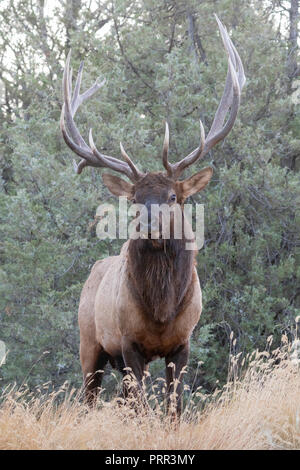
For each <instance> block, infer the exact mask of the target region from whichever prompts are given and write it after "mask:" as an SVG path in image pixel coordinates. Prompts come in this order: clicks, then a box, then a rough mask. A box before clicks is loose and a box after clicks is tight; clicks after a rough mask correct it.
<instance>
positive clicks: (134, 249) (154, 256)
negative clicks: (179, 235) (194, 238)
mask: <svg viewBox="0 0 300 470" xmlns="http://www.w3.org/2000/svg"><path fill="white" fill-rule="evenodd" d="M185 242H186V241H185V240H184V239H183V240H174V239H170V240H165V241H163V242H162V245H159V244H158V243H155V242H154V244H153V243H152V241H151V240H142V239H138V240H131V241H130V243H129V260H128V261H129V279H130V287H131V289H132V291H133V293H134V295H135V298H136V300H137V301H138V302H139V304H140V307H141V309H142V311H143V312H144V313H145V314H146V315H147V316H148V317H150V318H151V319H152V320H154V321H155V322H158V323H165V322H167V321H168V320H171V319H172V318H174V317H175V316H176V315H177V314H178V313H179V311H180V309H181V308H182V307H183V304H184V302H185V300H186V297H187V296H188V297H189V293H190V291H191V289H192V283H191V280H192V273H193V267H194V264H195V252H194V251H190V250H185Z"/></svg>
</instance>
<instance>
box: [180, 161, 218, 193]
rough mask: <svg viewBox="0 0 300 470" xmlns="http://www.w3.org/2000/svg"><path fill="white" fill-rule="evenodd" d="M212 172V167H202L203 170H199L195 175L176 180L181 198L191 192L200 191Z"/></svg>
mask: <svg viewBox="0 0 300 470" xmlns="http://www.w3.org/2000/svg"><path fill="white" fill-rule="evenodd" d="M212 174H213V169H212V168H210V167H207V168H204V169H203V170H201V171H199V173H196V174H195V175H193V176H191V177H190V178H187V179H185V180H183V181H178V183H179V187H180V190H181V195H182V199H183V200H184V199H186V198H187V197H189V196H192V195H193V194H196V193H198V192H199V191H201V190H202V189H203V188H205V186H206V185H207V183H209V181H210V179H211V177H212Z"/></svg>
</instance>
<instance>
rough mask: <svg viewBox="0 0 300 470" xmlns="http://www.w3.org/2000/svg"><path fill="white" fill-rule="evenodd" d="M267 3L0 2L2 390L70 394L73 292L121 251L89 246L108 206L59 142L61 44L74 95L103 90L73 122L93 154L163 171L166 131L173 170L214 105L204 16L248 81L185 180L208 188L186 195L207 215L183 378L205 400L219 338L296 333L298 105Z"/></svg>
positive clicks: (211, 52) (76, 375) (248, 346)
mask: <svg viewBox="0 0 300 470" xmlns="http://www.w3.org/2000/svg"><path fill="white" fill-rule="evenodd" d="M50 3H51V5H50ZM273 3H275V4H276V2H265V4H264V7H263V6H262V2H258V1H251V2H249V1H244V0H236V1H233V0H218V1H214V2H210V1H208V0H203V1H201V2H199V1H195V0H186V1H184V2H183V1H181V0H176V1H175V0H168V1H158V2H154V1H153V0H142V1H141V2H133V1H132V0H115V1H113V2H106V1H102V0H99V1H97V2H96V1H95V2H91V6H89V4H90V2H87V1H85V0H82V1H79V0H72V1H69V2H66V3H65V4H63V2H48V3H47V2H46V4H45V2H44V1H43V0H34V1H33V2H27V1H20V0H19V1H15V2H6V6H5V7H3V10H2V11H1V13H0V14H1V16H0V18H1V28H0V29H1V36H0V37H1V39H0V42H2V44H1V46H3V51H5V54H4V56H3V57H2V59H0V60H2V63H1V75H0V81H1V83H2V85H3V87H2V91H3V96H2V102H3V106H2V109H1V111H0V123H1V131H0V139H1V149H0V158H1V169H2V179H1V187H0V207H1V225H0V260H1V268H0V279H1V287H0V339H1V340H3V341H5V343H6V345H7V348H8V350H9V352H8V357H7V361H6V364H5V365H3V366H2V367H1V369H0V377H1V379H2V380H1V382H0V386H5V385H6V384H7V383H9V382H13V381H17V383H22V381H24V380H25V381H27V382H28V383H29V384H30V385H31V386H34V385H38V384H41V383H43V382H46V381H48V380H51V381H53V383H54V385H55V386H59V385H60V384H62V383H63V382H64V381H65V380H68V381H70V382H71V383H73V384H75V385H80V384H81V373H80V365H79V354H78V343H79V339H78V336H79V335H78V327H77V308H78V301H79V296H80V291H81V288H82V284H83V282H84V280H85V279H86V277H87V275H88V272H89V270H90V268H91V266H92V265H93V263H94V262H95V261H96V260H97V259H99V258H103V257H105V256H107V255H109V254H116V253H118V251H119V249H120V246H121V242H120V241H114V242H108V241H99V240H98V239H97V237H96V234H95V225H94V216H95V213H96V208H97V206H98V205H99V204H100V203H101V202H102V201H104V200H105V201H107V200H110V201H111V202H114V199H113V198H112V197H111V196H110V195H109V193H108V191H107V190H106V188H104V186H103V185H102V180H101V171H96V170H94V169H85V170H84V171H83V173H82V174H81V175H80V176H78V175H76V174H75V173H74V171H73V167H72V158H73V155H72V154H71V152H70V151H69V149H68V148H67V147H66V145H65V144H64V142H63V140H62V138H61V136H60V131H59V115H60V107H61V77H62V70H63V64H64V61H65V55H66V52H67V51H68V49H69V48H70V47H72V65H73V67H74V70H77V68H78V66H79V62H80V60H81V59H82V58H85V69H84V78H83V87H87V86H89V85H90V84H91V83H92V82H93V81H94V80H95V79H96V77H97V76H98V75H100V76H101V77H105V78H106V79H107V84H106V85H105V86H104V87H103V88H102V89H101V90H100V92H98V94H97V95H96V96H95V97H94V98H93V99H92V100H91V102H90V103H88V105H87V106H84V109H82V110H81V111H80V112H79V113H78V118H77V122H78V123H79V127H80V129H81V131H82V133H83V135H87V132H88V129H89V128H90V127H93V128H94V136H95V137H96V141H97V145H98V147H99V148H100V149H101V150H102V151H104V152H105V153H108V154H111V155H114V156H117V157H118V156H119V141H120V140H122V141H123V143H124V145H125V147H126V150H127V151H128V153H129V154H130V155H133V156H134V159H135V161H136V162H138V164H139V166H140V168H142V169H148V170H160V169H162V163H161V149H162V141H163V133H164V119H167V120H168V122H169V124H170V128H171V152H170V158H171V160H172V159H173V161H175V160H176V159H179V158H180V157H182V156H184V155H186V154H187V153H188V152H189V151H190V150H191V149H193V148H194V147H196V146H197V144H198V141H199V117H201V119H202V121H203V122H204V124H205V128H206V131H208V129H209V125H210V124H211V122H212V119H213V115H214V112H215V110H216V107H217V105H218V102H219V99H220V96H221V94H222V90H223V85H224V82H225V77H226V54H225V52H224V50H223V46H222V43H221V39H220V37H219V34H218V32H217V26H216V22H215V19H214V16H213V13H214V12H216V13H217V14H218V15H219V17H220V18H221V19H222V21H223V22H224V24H226V25H227V27H228V29H229V31H230V33H231V36H232V38H233V41H234V43H235V44H236V46H237V48H238V50H239V52H240V55H241V57H242V60H243V63H244V65H245V73H246V76H247V84H246V87H245V89H244V90H243V96H242V104H241V109H240V113H239V117H238V119H237V121H236V124H235V127H234V129H233V131H232V132H231V134H230V136H229V137H228V138H227V139H226V141H225V142H223V143H222V144H220V145H219V146H217V148H215V149H214V150H213V151H211V152H210V154H209V156H208V157H207V158H206V161H205V162H198V163H197V165H195V168H193V170H194V171H195V170H196V168H201V166H205V165H208V164H210V165H212V166H213V167H214V176H213V180H212V182H211V184H210V185H209V187H208V188H207V189H206V190H205V191H204V192H203V193H202V194H201V195H200V196H197V197H195V198H194V202H201V203H204V204H205V246H204V247H203V249H202V250H201V251H200V253H199V255H198V271H199V277H200V281H201V285H202V289H203V298H204V310H203V314H202V317H201V320H200V323H199V325H198V327H197V328H196V330H195V332H194V335H193V340H192V347H191V359H190V366H191V367H190V371H189V374H188V378H187V380H188V382H189V383H191V384H192V383H193V382H194V385H195V386H198V385H202V386H203V387H204V388H205V389H206V390H211V389H213V388H214V385H215V382H216V381H217V380H220V381H221V382H222V381H224V380H225V379H226V376H227V364H228V355H229V350H230V334H231V331H233V332H234V338H235V339H236V341H235V342H234V345H233V346H232V347H233V348H234V352H235V353H239V352H242V353H243V354H245V353H247V352H249V351H252V350H253V349H255V348H263V347H264V346H265V343H266V339H267V337H268V336H269V335H271V334H272V335H274V343H273V344H275V345H276V344H278V342H279V341H280V337H281V334H282V332H286V333H288V334H289V335H291V336H293V335H294V330H293V328H294V326H293V325H294V318H295V317H296V316H297V315H298V314H299V312H300V310H299V307H300V305H299V294H300V288H299V285H300V282H299V281H300V268H299V203H300V185H299V149H300V131H299V125H298V124H299V105H297V102H296V100H295V99H294V94H293V93H291V86H290V85H291V80H290V77H289V76H288V75H287V71H286V58H287V54H288V50H289V44H288V40H287V38H286V37H285V36H284V35H282V34H281V33H280V30H279V29H278V16H276V15H277V14H276V10H275V6H274V5H273ZM287 3H288V2H287ZM7 38H9V40H7ZM193 170H190V171H193ZM297 209H298V212H297ZM297 250H298V251H297ZM46 351H47V352H48V353H47V354H46V353H45V352H46ZM199 361H202V362H203V364H202V365H201V366H200V368H199V373H198V376H197V379H196V380H194V373H195V370H196V368H197V364H198V362H199ZM162 367H163V365H162V362H161V361H159V362H157V363H156V364H154V365H153V369H152V371H153V373H154V374H159V375H161V374H162ZM112 382H113V380H112V379H111V380H110V381H108V382H107V386H108V388H110V387H111V386H112Z"/></svg>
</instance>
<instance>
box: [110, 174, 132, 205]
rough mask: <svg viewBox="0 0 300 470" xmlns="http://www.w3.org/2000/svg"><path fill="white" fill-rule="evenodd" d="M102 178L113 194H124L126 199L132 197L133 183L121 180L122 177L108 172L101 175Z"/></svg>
mask: <svg viewBox="0 0 300 470" xmlns="http://www.w3.org/2000/svg"><path fill="white" fill-rule="evenodd" d="M102 180H103V183H104V184H105V186H106V187H107V188H108V189H109V191H110V192H111V193H112V194H114V195H115V196H126V197H127V198H128V199H130V198H132V196H133V188H134V186H133V184H131V183H128V182H127V181H124V180H122V178H119V177H118V176H115V175H109V174H108V173H104V174H103V175H102Z"/></svg>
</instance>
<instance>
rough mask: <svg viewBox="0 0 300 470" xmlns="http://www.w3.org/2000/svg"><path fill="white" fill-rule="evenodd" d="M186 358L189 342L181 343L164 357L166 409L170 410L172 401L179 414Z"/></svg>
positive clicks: (187, 356) (172, 411)
mask: <svg viewBox="0 0 300 470" xmlns="http://www.w3.org/2000/svg"><path fill="white" fill-rule="evenodd" d="M188 358H189V343H186V344H182V345H181V346H179V347H178V348H177V349H176V350H175V351H173V352H172V353H170V354H168V355H167V356H166V357H165V361H166V379H167V404H168V409H169V410H170V408H172V407H171V405H172V404H173V403H174V405H175V406H174V408H175V410H176V412H177V414H178V415H180V413H181V409H182V392H183V373H184V371H183V368H184V367H185V366H186V365H187V363H188ZM175 410H171V413H172V414H173V413H174V411H175Z"/></svg>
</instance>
